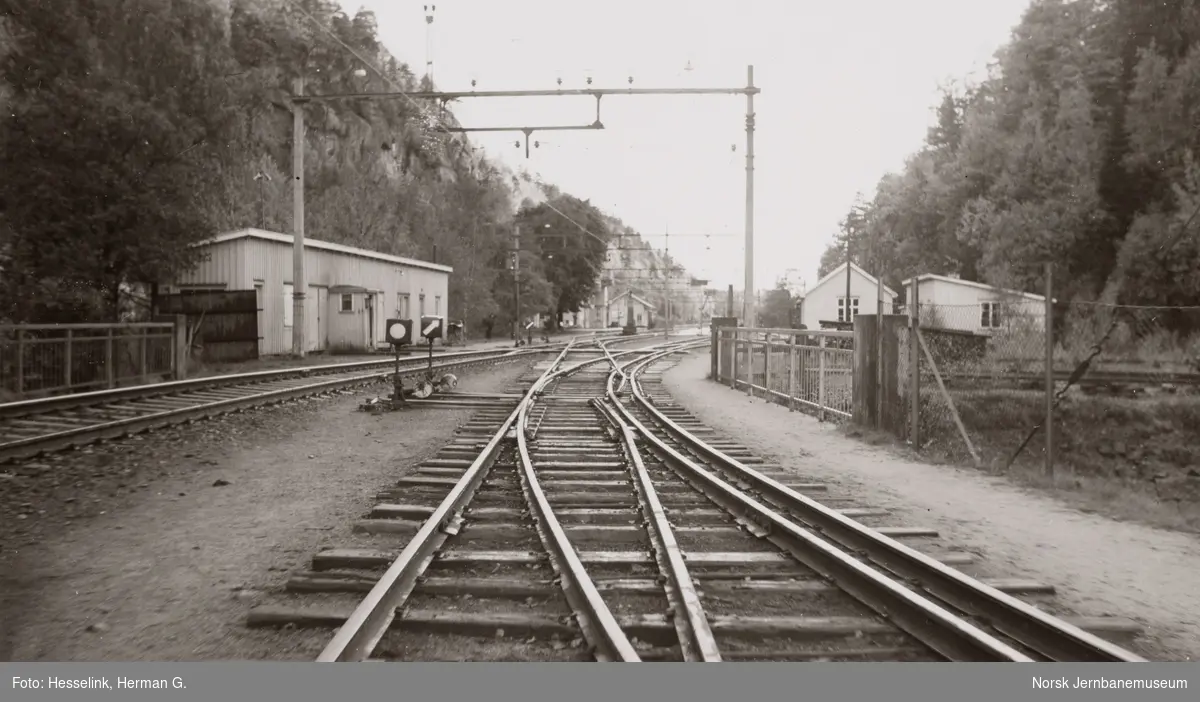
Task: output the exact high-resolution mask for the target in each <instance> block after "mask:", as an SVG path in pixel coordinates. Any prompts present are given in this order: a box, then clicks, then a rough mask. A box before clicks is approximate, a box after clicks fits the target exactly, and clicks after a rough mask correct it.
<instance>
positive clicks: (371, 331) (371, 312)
mask: <svg viewBox="0 0 1200 702" xmlns="http://www.w3.org/2000/svg"><path fill="white" fill-rule="evenodd" d="M365 300H366V305H367V350H373V349H374V348H375V293H367V294H366V296H365Z"/></svg>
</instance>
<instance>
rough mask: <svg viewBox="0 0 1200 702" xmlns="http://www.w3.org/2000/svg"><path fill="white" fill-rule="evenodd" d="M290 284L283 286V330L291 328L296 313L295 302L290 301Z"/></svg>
mask: <svg viewBox="0 0 1200 702" xmlns="http://www.w3.org/2000/svg"><path fill="white" fill-rule="evenodd" d="M292 290H293V288H292V284H291V283H284V284H283V328H284V329H291V328H292V317H293V316H294V313H295V311H296V301H295V300H293V299H292Z"/></svg>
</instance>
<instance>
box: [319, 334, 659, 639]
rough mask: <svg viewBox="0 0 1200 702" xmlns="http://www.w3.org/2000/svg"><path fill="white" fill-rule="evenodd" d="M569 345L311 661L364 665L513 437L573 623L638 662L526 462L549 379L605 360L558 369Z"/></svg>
mask: <svg viewBox="0 0 1200 702" xmlns="http://www.w3.org/2000/svg"><path fill="white" fill-rule="evenodd" d="M628 340H630V337H622V338H620V339H613V340H611V341H610V342H609V343H618V342H621V341H628ZM573 344H574V340H572V341H570V342H568V343H567V346H566V347H565V348H563V349H562V351H561V352H560V353H559V354H558V356H557V357H556V358H555V359H554V361H553V362H552V363H551V364H550V367H549V368H547V370H546V371H545V373H543V374H542V376H541V377H540V378H539V379H538V380H537V381H535V382H534V383H533V385H531V386H530V388H529V389H528V390H527V391H526V392H525V394H524V395H523V396H522V398H521V399H520V401H519V402H518V403H517V406H516V407H515V408H514V409H513V410H512V412H511V413H510V414H509V415H508V417H507V418H506V419H505V420H504V421H503V422H502V423H501V424H500V427H499V428H498V429H497V430H496V432H495V433H494V434H493V435H492V438H491V439H490V440H489V441H488V442H487V444H486V445H485V446H484V448H483V450H482V451H481V452H480V453H479V455H478V456H477V457H476V459H475V460H474V461H472V463H471V465H470V466H469V467H468V468H467V469H466V471H465V472H464V473H463V476H462V477H461V478H460V479H459V480H458V482H457V483H456V484H455V485H454V487H453V488H452V489H451V490H450V493H449V494H448V495H447V496H446V497H445V499H443V500H442V502H441V503H440V504H439V506H438V507H437V508H436V509H435V510H434V512H433V514H432V515H430V517H429V518H428V519H427V520H426V521H425V523H424V524H422V526H421V527H420V529H418V531H417V533H416V534H415V535H414V536H413V538H412V540H411V541H409V543H408V545H407V546H406V547H405V548H404V550H403V551H402V552H401V553H400V555H399V556H397V557H396V559H395V560H394V561H393V562H392V563H391V565H390V566H389V567H388V569H387V571H386V572H385V573H384V574H383V575H382V576H381V577H380V579H379V581H378V582H377V583H376V585H375V586H374V587H373V588H372V589H371V591H370V592H369V593H368V594H367V596H366V597H365V598H363V600H362V601H361V603H360V604H359V605H358V607H357V608H356V609H355V610H354V612H353V613H352V614H351V615H350V617H349V618H348V619H347V620H346V623H345V624H344V625H343V626H342V627H341V628H340V629H339V630H338V632H337V634H336V635H335V636H334V638H333V639H332V640H331V641H330V643H329V645H328V646H326V648H325V649H324V650H323V651H322V652H321V654H320V656H319V657H318V658H317V661H318V662H339V661H363V660H366V659H367V658H368V657H369V656H370V655H371V653H372V651H373V650H374V648H375V646H376V645H377V644H378V643H379V641H380V640H381V639H382V637H383V635H384V634H385V633H386V632H387V630H388V628H389V627H390V626H391V624H392V622H393V621H394V619H395V616H396V610H397V608H398V607H400V606H401V605H402V604H403V603H404V602H405V601H407V599H408V597H409V596H410V595H411V594H412V591H413V589H414V588H415V587H416V584H417V581H418V578H419V577H420V576H421V574H422V573H423V572H424V571H425V569H426V568H427V567H428V565H429V563H430V562H431V561H432V560H433V558H434V556H435V554H437V552H438V551H439V550H440V549H441V548H442V545H443V544H444V543H445V541H446V539H447V538H449V537H450V536H451V535H453V534H456V533H457V532H458V529H459V525H460V524H461V523H462V521H463V512H464V511H465V510H466V508H467V506H468V505H469V504H470V502H471V500H472V498H473V497H474V494H475V491H476V490H477V489H478V487H479V486H480V485H481V484H482V483H483V480H484V478H485V477H486V476H487V474H488V471H489V470H490V469H491V467H492V465H493V464H494V463H495V461H496V458H497V457H498V455H499V453H500V449H501V447H502V445H503V444H504V441H505V439H506V438H507V437H509V435H510V434H515V436H516V440H517V445H518V449H519V452H520V457H521V479H522V487H523V490H524V491H525V493H526V496H527V499H528V502H529V505H530V508H531V509H532V510H533V512H534V514H535V518H536V520H537V522H538V524H539V527H540V528H539V530H538V531H539V536H541V538H542V540H543V543H544V545H545V546H546V549H547V551H548V552H549V553H550V554H551V557H552V559H553V563H554V566H555V569H556V571H557V572H558V573H559V577H560V584H561V586H562V589H563V592H564V595H565V596H566V597H567V600H568V603H569V604H570V606H571V608H572V610H573V611H574V612H575V614H576V617H577V618H578V621H579V624H580V628H581V630H582V631H583V633H584V636H585V638H587V639H588V643H589V644H590V645H591V646H592V647H593V649H594V651H595V654H596V657H597V658H598V659H600V660H620V661H630V662H635V661H639V660H640V658H639V656H638V654H637V651H636V650H635V649H634V647H633V645H632V644H631V643H630V642H629V640H628V638H627V637H626V636H625V634H624V632H622V631H621V629H620V627H619V625H618V624H617V621H616V619H615V617H613V615H612V613H611V612H610V611H609V610H608V607H607V605H606V604H605V603H604V601H603V599H602V598H601V597H600V595H599V592H598V591H597V590H596V588H595V585H594V584H593V583H592V582H591V579H590V578H589V577H588V575H587V572H586V570H584V567H583V564H582V563H581V562H580V560H579V556H578V554H577V553H576V552H575V550H574V548H573V547H572V546H571V544H570V542H569V541H568V540H567V536H566V533H565V531H564V530H563V529H562V527H561V525H560V524H559V523H558V521H557V518H556V517H555V516H554V514H553V510H552V509H551V507H550V504H549V502H548V501H547V500H546V496H545V494H544V492H542V490H541V486H540V484H539V483H538V481H537V478H536V475H535V474H534V471H533V464H532V461H531V460H530V457H529V451H528V440H529V439H528V437H527V436H526V433H527V430H528V427H527V421H528V416H529V409H530V406H531V405H532V403H533V401H534V399H535V398H536V397H537V396H539V395H540V394H541V393H542V392H543V391H544V389H545V387H546V385H547V384H549V383H550V382H551V381H552V380H553V379H554V378H556V377H558V376H561V375H566V374H568V373H573V372H575V371H577V370H579V369H581V368H583V367H585V366H588V365H591V364H593V363H598V362H601V361H605V360H607V358H608V356H607V355H606V356H605V357H602V358H599V359H593V360H589V361H583V362H581V363H577V364H575V365H572V366H570V367H567V368H560V366H561V364H562V362H563V359H564V358H565V357H566V355H567V353H568V352H569V351H570V350H571V347H572V346H573ZM636 352H637V350H629V351H622V352H619V354H617V355H626V354H630V353H636Z"/></svg>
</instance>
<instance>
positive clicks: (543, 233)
mask: <svg viewBox="0 0 1200 702" xmlns="http://www.w3.org/2000/svg"><path fill="white" fill-rule="evenodd" d="M517 222H518V223H519V224H520V226H521V231H522V233H523V234H522V237H523V238H525V239H526V240H527V241H529V242H530V245H531V247H536V249H537V250H538V252H539V253H540V254H541V267H542V270H543V271H544V272H545V276H546V280H547V281H549V283H550V284H551V285H552V286H553V291H554V292H553V301H552V304H551V306H550V309H548V310H547V312H549V313H551V317H552V319H553V322H552V325H554V326H555V327H557V324H558V318H559V316H560V315H563V314H566V313H570V312H578V311H579V309H580V307H581V306H582V305H583V304H585V303H586V302H587V300H589V299H590V298H591V297H592V296H593V295H595V294H596V290H597V285H598V283H599V280H600V271H601V270H602V268H603V264H604V259H605V253H606V251H607V247H608V241H609V238H610V236H609V233H608V227H607V223H606V221H605V218H604V215H603V214H602V213H601V212H600V211H599V210H597V209H596V208H595V207H592V205H591V204H590V203H588V202H585V201H582V200H578V199H576V198H574V197H571V196H569V195H558V196H557V197H554V198H553V199H551V200H548V201H547V202H545V203H542V204H540V205H537V206H535V207H532V208H530V209H526V210H523V211H521V212H519V213H518V215H517ZM522 248H524V244H522Z"/></svg>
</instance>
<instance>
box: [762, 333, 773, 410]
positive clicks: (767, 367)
mask: <svg viewBox="0 0 1200 702" xmlns="http://www.w3.org/2000/svg"><path fill="white" fill-rule="evenodd" d="M771 346H772V344H771V332H767V342H766V344H765V345H764V346H763V351H764V352H763V387H764V388H766V392H764V393H763V397H764V398H766V400H767V402H771V401H773V396H772V395H771Z"/></svg>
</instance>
